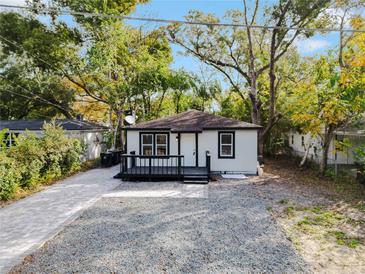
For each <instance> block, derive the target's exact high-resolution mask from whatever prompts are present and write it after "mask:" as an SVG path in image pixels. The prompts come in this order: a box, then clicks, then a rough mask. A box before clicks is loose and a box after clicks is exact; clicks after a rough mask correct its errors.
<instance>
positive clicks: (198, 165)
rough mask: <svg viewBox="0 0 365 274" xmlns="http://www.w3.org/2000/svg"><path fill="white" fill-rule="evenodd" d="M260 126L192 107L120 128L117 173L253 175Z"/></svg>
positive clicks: (141, 175) (135, 174) (163, 175)
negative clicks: (122, 147)
mask: <svg viewBox="0 0 365 274" xmlns="http://www.w3.org/2000/svg"><path fill="white" fill-rule="evenodd" d="M260 128H261V127H260V126H258V125H254V124H250V123H246V122H242V121H238V120H233V119H229V118H225V117H222V116H218V115H213V114H209V113H206V112H201V111H197V110H189V111H186V112H183V113H179V114H177V115H174V116H169V117H165V118H160V119H157V120H153V121H148V122H143V123H139V124H136V125H132V126H129V127H126V128H125V131H126V148H125V151H126V152H127V153H126V154H125V155H123V156H122V158H123V157H124V159H125V161H124V166H123V164H122V171H121V174H122V176H121V177H122V178H123V177H124V178H127V179H130V178H131V177H146V176H151V177H153V176H154V175H155V176H156V177H159V178H160V177H166V176H167V177H169V176H171V177H176V175H181V176H182V177H183V179H185V180H186V179H189V178H193V177H195V178H198V177H199V176H200V177H206V176H207V174H208V173H209V174H210V173H239V174H248V175H249V174H251V175H253V174H257V167H258V164H257V137H258V131H259V130H260ZM122 162H123V161H122ZM123 174H124V176H123Z"/></svg>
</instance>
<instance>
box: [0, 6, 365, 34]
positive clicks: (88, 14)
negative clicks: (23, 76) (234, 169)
mask: <svg viewBox="0 0 365 274" xmlns="http://www.w3.org/2000/svg"><path fill="white" fill-rule="evenodd" d="M0 7H2V8H9V9H22V10H33V9H32V8H31V7H26V6H16V5H5V4H0ZM39 11H40V12H44V13H51V12H52V13H59V14H62V15H77V16H85V17H99V18H109V19H121V20H130V21H144V22H155V23H165V24H184V25H201V26H212V27H241V28H251V29H271V30H273V29H279V30H297V31H298V30H301V31H321V32H358V33H365V29H338V28H300V27H285V26H264V25H246V24H234V23H214V22H201V21H186V20H175V19H161V18H147V17H133V16H123V15H114V14H105V13H94V12H81V11H67V10H58V9H55V8H41V9H39Z"/></svg>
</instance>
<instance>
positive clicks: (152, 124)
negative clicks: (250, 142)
mask: <svg viewBox="0 0 365 274" xmlns="http://www.w3.org/2000/svg"><path fill="white" fill-rule="evenodd" d="M260 128H261V126H259V125H255V124H251V123H246V122H242V121H239V120H234V119H231V118H226V117H222V116H219V115H214V114H210V113H206V112H202V111H198V110H188V111H185V112H182V113H179V114H176V115H173V116H169V117H164V118H160V119H156V120H152V121H148V122H143V123H139V124H137V125H133V126H130V127H128V129H131V130H156V129H161V130H171V131H173V132H199V131H202V130H206V129H208V130H209V129H260Z"/></svg>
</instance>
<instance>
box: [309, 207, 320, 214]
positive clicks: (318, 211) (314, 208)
mask: <svg viewBox="0 0 365 274" xmlns="http://www.w3.org/2000/svg"><path fill="white" fill-rule="evenodd" d="M322 210H323V206H315V207H313V208H311V209H310V211H311V212H313V213H316V214H319V213H321V211H322Z"/></svg>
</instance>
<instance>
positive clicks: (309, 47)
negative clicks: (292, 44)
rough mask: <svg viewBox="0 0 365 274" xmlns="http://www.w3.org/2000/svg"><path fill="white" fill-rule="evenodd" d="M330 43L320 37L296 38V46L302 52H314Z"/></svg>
mask: <svg viewBox="0 0 365 274" xmlns="http://www.w3.org/2000/svg"><path fill="white" fill-rule="evenodd" d="M329 45H330V43H329V42H328V41H327V40H324V39H320V38H309V39H300V40H297V42H296V46H297V47H298V50H299V52H300V53H302V54H310V53H315V52H316V51H319V50H322V49H325V48H327V47H328V46H329Z"/></svg>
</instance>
